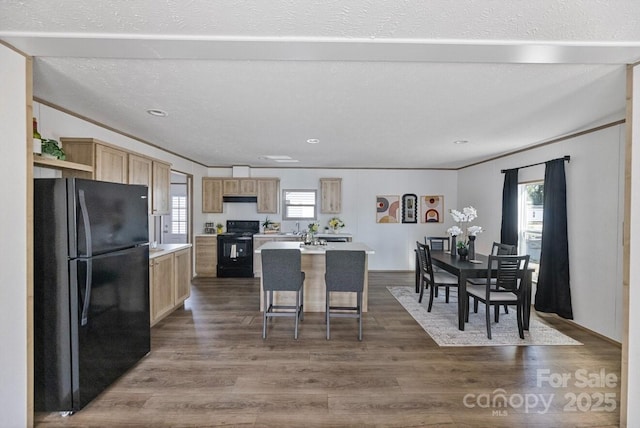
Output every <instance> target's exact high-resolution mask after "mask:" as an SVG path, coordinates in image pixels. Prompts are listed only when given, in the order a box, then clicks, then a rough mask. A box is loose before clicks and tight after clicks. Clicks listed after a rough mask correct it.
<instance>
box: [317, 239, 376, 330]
mask: <svg viewBox="0 0 640 428" xmlns="http://www.w3.org/2000/svg"><path fill="white" fill-rule="evenodd" d="M365 261H366V255H365V252H364V251H349V250H327V252H326V255H325V262H326V263H325V264H326V273H325V275H324V281H325V284H326V296H325V298H326V309H325V310H326V313H325V318H326V322H327V340H328V339H330V336H331V327H330V323H331V317H332V316H333V317H350V318H357V319H358V340H362V292H363V288H364V273H365V272H364V269H365ZM337 292H343V293H345V292H346V293H356V306H331V305H330V302H329V299H330V295H331V293H337Z"/></svg>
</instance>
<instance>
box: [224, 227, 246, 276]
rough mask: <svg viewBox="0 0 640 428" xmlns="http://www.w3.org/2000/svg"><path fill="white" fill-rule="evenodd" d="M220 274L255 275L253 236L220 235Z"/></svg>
mask: <svg viewBox="0 0 640 428" xmlns="http://www.w3.org/2000/svg"><path fill="white" fill-rule="evenodd" d="M218 276H219V277H253V237H250V236H242V237H237V236H233V237H232V236H227V237H225V236H219V237H218Z"/></svg>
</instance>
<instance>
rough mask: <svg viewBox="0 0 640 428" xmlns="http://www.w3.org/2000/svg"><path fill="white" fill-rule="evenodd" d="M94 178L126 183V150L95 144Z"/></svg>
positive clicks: (127, 176) (127, 177)
mask: <svg viewBox="0 0 640 428" xmlns="http://www.w3.org/2000/svg"><path fill="white" fill-rule="evenodd" d="M95 150H96V166H95V168H96V170H95V177H96V180H100V181H112V182H114V183H127V181H128V179H129V175H128V174H127V166H128V159H127V152H124V151H122V150H117V149H114V148H112V147H107V146H103V145H102V144H96V147H95Z"/></svg>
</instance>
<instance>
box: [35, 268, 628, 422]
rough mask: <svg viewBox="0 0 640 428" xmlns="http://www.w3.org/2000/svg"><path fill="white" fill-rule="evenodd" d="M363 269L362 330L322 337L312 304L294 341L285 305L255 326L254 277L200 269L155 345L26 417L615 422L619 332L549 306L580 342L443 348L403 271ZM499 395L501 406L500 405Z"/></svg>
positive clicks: (351, 323) (344, 323)
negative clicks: (585, 379) (105, 384)
mask: <svg viewBox="0 0 640 428" xmlns="http://www.w3.org/2000/svg"><path fill="white" fill-rule="evenodd" d="M369 279H370V288H369V312H368V313H367V314H366V317H365V319H364V340H363V341H362V342H358V340H357V337H356V335H357V325H356V321H355V320H354V319H349V318H337V319H335V321H334V320H333V319H332V326H333V328H332V339H331V340H330V341H327V340H326V339H325V326H324V319H323V315H322V314H312V313H308V314H306V315H305V320H304V322H302V326H301V330H300V337H299V339H298V340H297V341H295V340H294V339H293V319H292V318H278V319H276V320H274V321H273V322H272V324H271V326H270V327H269V330H268V338H267V340H262V338H261V329H262V317H261V313H260V312H258V302H259V295H258V289H259V282H258V280H255V279H240V278H230V279H208V280H198V279H196V280H194V281H193V290H192V294H191V298H190V299H189V300H188V301H187V303H186V304H185V307H184V308H183V309H180V310H178V311H176V312H174V313H173V314H172V315H170V316H169V317H168V318H166V319H165V320H163V321H162V322H161V323H159V324H158V325H157V326H156V327H154V328H153V329H152V348H151V353H150V354H149V355H148V356H147V357H145V358H144V359H143V360H142V361H141V362H140V363H139V364H138V365H137V366H136V367H134V368H133V369H132V370H130V371H129V372H128V373H127V374H125V375H124V376H123V377H122V378H120V379H119V380H118V381H117V382H116V383H115V384H114V385H112V386H111V387H110V388H109V389H108V390H107V391H105V392H104V393H103V394H101V395H100V396H99V397H98V398H97V399H95V400H94V401H93V402H92V403H91V404H90V405H89V406H87V407H86V408H85V409H83V410H82V411H80V412H78V413H76V414H75V415H73V416H70V417H61V416H60V415H58V414H56V413H50V414H37V415H36V424H37V426H78V427H80V426H81V427H116V426H141V427H147V426H148V427H159V426H198V427H203V426H223V425H227V426H271V427H286V426H291V427H300V426H303V427H314V426H322V427H325V426H334V427H340V426H394V427H408V426H420V427H423V426H452V427H463V426H473V427H482V426H484V427H520V426H522V427H525V426H526V427H545V428H547V427H588V426H589V427H590V426H594V427H595V426H597V427H604V426H611V427H617V426H618V425H619V410H618V406H619V398H620V379H619V376H620V348H619V347H618V346H616V345H614V344H611V343H609V342H607V341H605V340H602V339H601V338H598V337H596V336H594V335H591V334H589V333H587V332H585V331H583V330H581V329H578V328H575V327H573V326H571V325H570V324H567V323H565V322H564V321H561V320H559V319H556V318H554V317H545V318H544V320H545V321H546V322H549V323H552V324H554V325H556V326H557V327H558V328H559V329H560V330H562V331H563V332H565V333H566V334H569V335H570V336H572V337H574V338H575V339H577V340H580V341H581V342H583V343H584V346H530V347H517V346H513V347H512V346H503V347H457V348H453V347H450V348H440V347H438V345H436V344H435V342H433V340H431V338H430V337H429V336H428V335H427V334H426V333H425V332H424V331H423V330H422V328H420V326H418V324H417V323H416V322H415V321H414V320H413V318H411V316H410V315H409V314H408V313H407V312H406V311H405V310H404V309H403V308H402V306H401V305H400V304H399V303H398V302H397V301H396V300H395V299H394V298H393V296H391V294H390V293H389V292H388V291H387V289H386V286H387V285H402V284H406V285H412V284H413V282H412V281H413V274H411V273H376V272H374V273H371V274H370V277H369ZM441 298H442V297H441ZM454 305H455V304H452V309H453V308H455V306H454ZM514 328H516V327H515V326H514ZM538 370H543V371H546V372H545V373H548V375H549V376H550V378H551V379H552V380H557V379H558V378H559V377H560V376H561V375H563V374H564V375H566V374H569V375H570V376H571V378H570V379H569V380H567V382H566V386H557V385H556V386H557V387H554V386H553V385H550V382H547V381H544V380H542V376H539V375H538ZM578 370H583V372H578V373H579V374H586V375H587V376H589V377H591V378H594V380H593V382H595V381H596V380H598V379H599V376H600V373H601V372H602V371H603V370H604V372H605V373H606V374H613V375H615V376H616V380H615V382H614V381H613V380H612V377H611V376H612V375H609V379H608V381H609V386H605V387H602V386H595V384H591V385H588V386H583V385H582V383H581V382H580V376H578V378H576V371H578ZM605 376H606V375H605ZM595 378H598V379H595ZM600 380H601V379H600ZM613 383H615V386H612V384H613ZM501 394H503V395H501ZM551 394H553V397H551ZM574 397H575V399H576V400H575V401H573V398H574ZM501 398H505V399H506V400H507V407H498V404H501V403H503V401H502V400H501ZM494 399H495V400H494ZM536 400H537V401H536ZM541 400H545V401H544V402H545V403H548V406H547V405H546V404H543V402H542V401H541ZM492 403H493V404H492ZM526 403H529V408H528V409H527V408H526ZM613 406H615V409H613V411H606V410H607V409H611V408H612V407H613Z"/></svg>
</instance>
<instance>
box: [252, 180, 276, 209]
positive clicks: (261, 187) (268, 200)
mask: <svg viewBox="0 0 640 428" xmlns="http://www.w3.org/2000/svg"><path fill="white" fill-rule="evenodd" d="M256 184H257V187H258V189H257V191H258V208H257V211H258V212H259V213H266V214H276V213H277V212H278V187H279V185H280V180H278V179H277V178H265V179H258V180H256Z"/></svg>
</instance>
